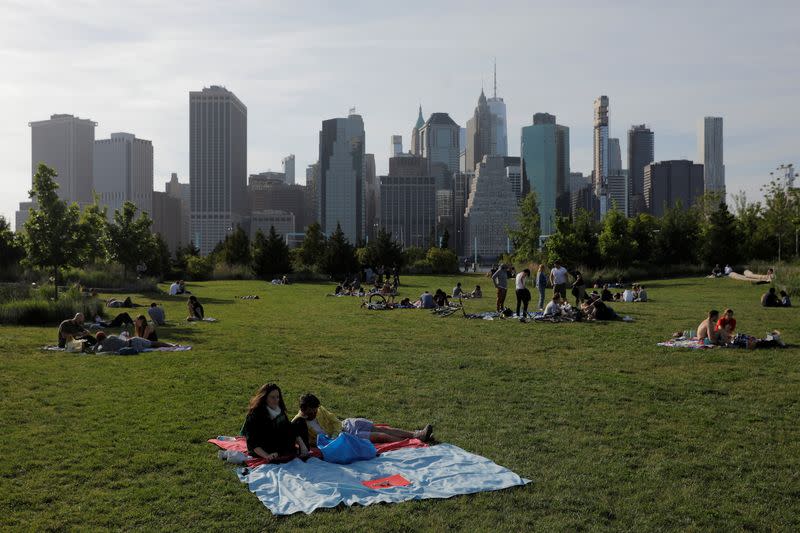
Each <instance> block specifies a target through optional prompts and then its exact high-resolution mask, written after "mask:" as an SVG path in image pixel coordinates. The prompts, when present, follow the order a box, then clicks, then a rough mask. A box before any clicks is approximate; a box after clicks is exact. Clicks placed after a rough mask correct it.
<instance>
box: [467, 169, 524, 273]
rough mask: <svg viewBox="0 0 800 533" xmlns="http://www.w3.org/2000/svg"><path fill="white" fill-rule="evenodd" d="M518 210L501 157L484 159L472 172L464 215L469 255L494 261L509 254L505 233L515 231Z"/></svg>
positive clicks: (506, 234) (507, 239)
mask: <svg viewBox="0 0 800 533" xmlns="http://www.w3.org/2000/svg"><path fill="white" fill-rule="evenodd" d="M518 215H519V206H518V205H517V198H516V197H515V196H514V192H513V191H512V190H511V185H510V184H509V183H508V179H507V178H506V167H505V158H504V157H490V156H486V157H484V159H483V161H481V162H480V163H479V164H478V166H477V167H476V169H475V177H474V178H472V183H471V188H470V193H469V201H468V202H467V208H466V211H465V213H464V217H465V218H466V226H467V236H466V243H465V246H466V250H467V254H468V255H480V256H482V257H483V258H490V257H491V258H494V257H498V256H499V255H501V254H504V253H506V252H509V251H512V250H510V240H509V238H508V230H509V229H516V228H517V227H518V224H519V223H518V220H517V218H518Z"/></svg>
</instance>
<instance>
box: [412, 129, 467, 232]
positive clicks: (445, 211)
mask: <svg viewBox="0 0 800 533" xmlns="http://www.w3.org/2000/svg"><path fill="white" fill-rule="evenodd" d="M459 130H460V128H459V126H458V124H456V123H455V122H454V121H453V119H452V118H450V115H448V114H447V113H433V114H431V116H430V118H428V120H427V122H425V124H424V125H423V126H422V128H420V129H419V144H420V149H421V150H422V154H421V155H422V157H424V158H425V159H426V160H427V161H428V174H427V175H428V176H433V177H434V178H436V220H437V236H441V235H442V234H443V233H444V230H445V229H447V230H448V232H449V233H450V235H453V234H454V233H455V229H454V228H453V212H454V206H453V176H454V175H455V174H456V173H457V172H458V163H459V161H458V160H459V144H458V135H459Z"/></svg>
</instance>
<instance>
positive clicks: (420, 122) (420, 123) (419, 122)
mask: <svg viewBox="0 0 800 533" xmlns="http://www.w3.org/2000/svg"><path fill="white" fill-rule="evenodd" d="M424 125H425V119H424V118H423V117H422V104H419V116H417V124H416V125H415V126H414V127H415V128H417V129H420V128H421V127H422V126H424Z"/></svg>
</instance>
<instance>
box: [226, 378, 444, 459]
mask: <svg viewBox="0 0 800 533" xmlns="http://www.w3.org/2000/svg"><path fill="white" fill-rule="evenodd" d="M340 432H342V433H349V434H351V435H354V436H356V437H359V438H363V439H367V440H369V441H371V442H374V443H387V442H398V441H402V440H406V439H412V438H416V439H420V440H422V441H428V440H430V438H431V434H432V433H433V427H432V426H431V425H430V424H429V425H427V426H425V428H424V429H421V430H418V431H405V430H402V429H397V428H393V427H387V426H376V425H375V424H373V423H372V422H371V421H369V420H367V419H365V418H347V419H345V420H342V421H340V420H339V419H338V418H337V417H336V415H334V414H333V413H331V412H330V411H328V410H326V409H325V408H324V407H322V406H321V405H320V402H319V399H318V398H317V397H316V396H314V395H313V394H304V395H303V396H302V397H301V398H300V411H299V412H298V413H297V415H295V417H294V418H293V419H292V420H291V421H290V420H289V416H288V415H287V413H286V404H284V402H283V394H282V393H281V389H280V387H278V386H277V385H276V384H274V383H267V384H266V385H263V386H262V387H261V388H260V389H258V392H257V393H256V395H255V396H253V397H252V398H251V399H250V408H249V410H248V412H247V418H246V419H245V421H244V425H243V426H242V431H241V433H242V435H243V436H244V437H245V439H246V440H247V451H248V453H249V454H250V455H252V456H253V457H262V458H264V459H268V460H271V461H272V460H275V459H278V458H284V457H295V456H300V457H303V458H304V457H307V456H308V454H309V449H310V448H311V447H314V446H316V445H317V435H320V434H325V435H327V436H328V437H331V438H333V437H335V436H336V435H337V434H338V433H340Z"/></svg>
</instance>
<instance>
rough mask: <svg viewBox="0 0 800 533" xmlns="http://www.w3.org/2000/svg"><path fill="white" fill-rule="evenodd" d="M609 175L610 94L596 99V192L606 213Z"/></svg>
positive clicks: (601, 208) (602, 209) (601, 207)
mask: <svg viewBox="0 0 800 533" xmlns="http://www.w3.org/2000/svg"><path fill="white" fill-rule="evenodd" d="M607 177H608V96H605V95H603V96H600V97H599V98H597V99H596V100H595V101H594V193H595V195H596V196H597V197H598V198H599V199H600V210H601V214H604V213H605V201H604V196H605V186H606V178H607Z"/></svg>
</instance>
